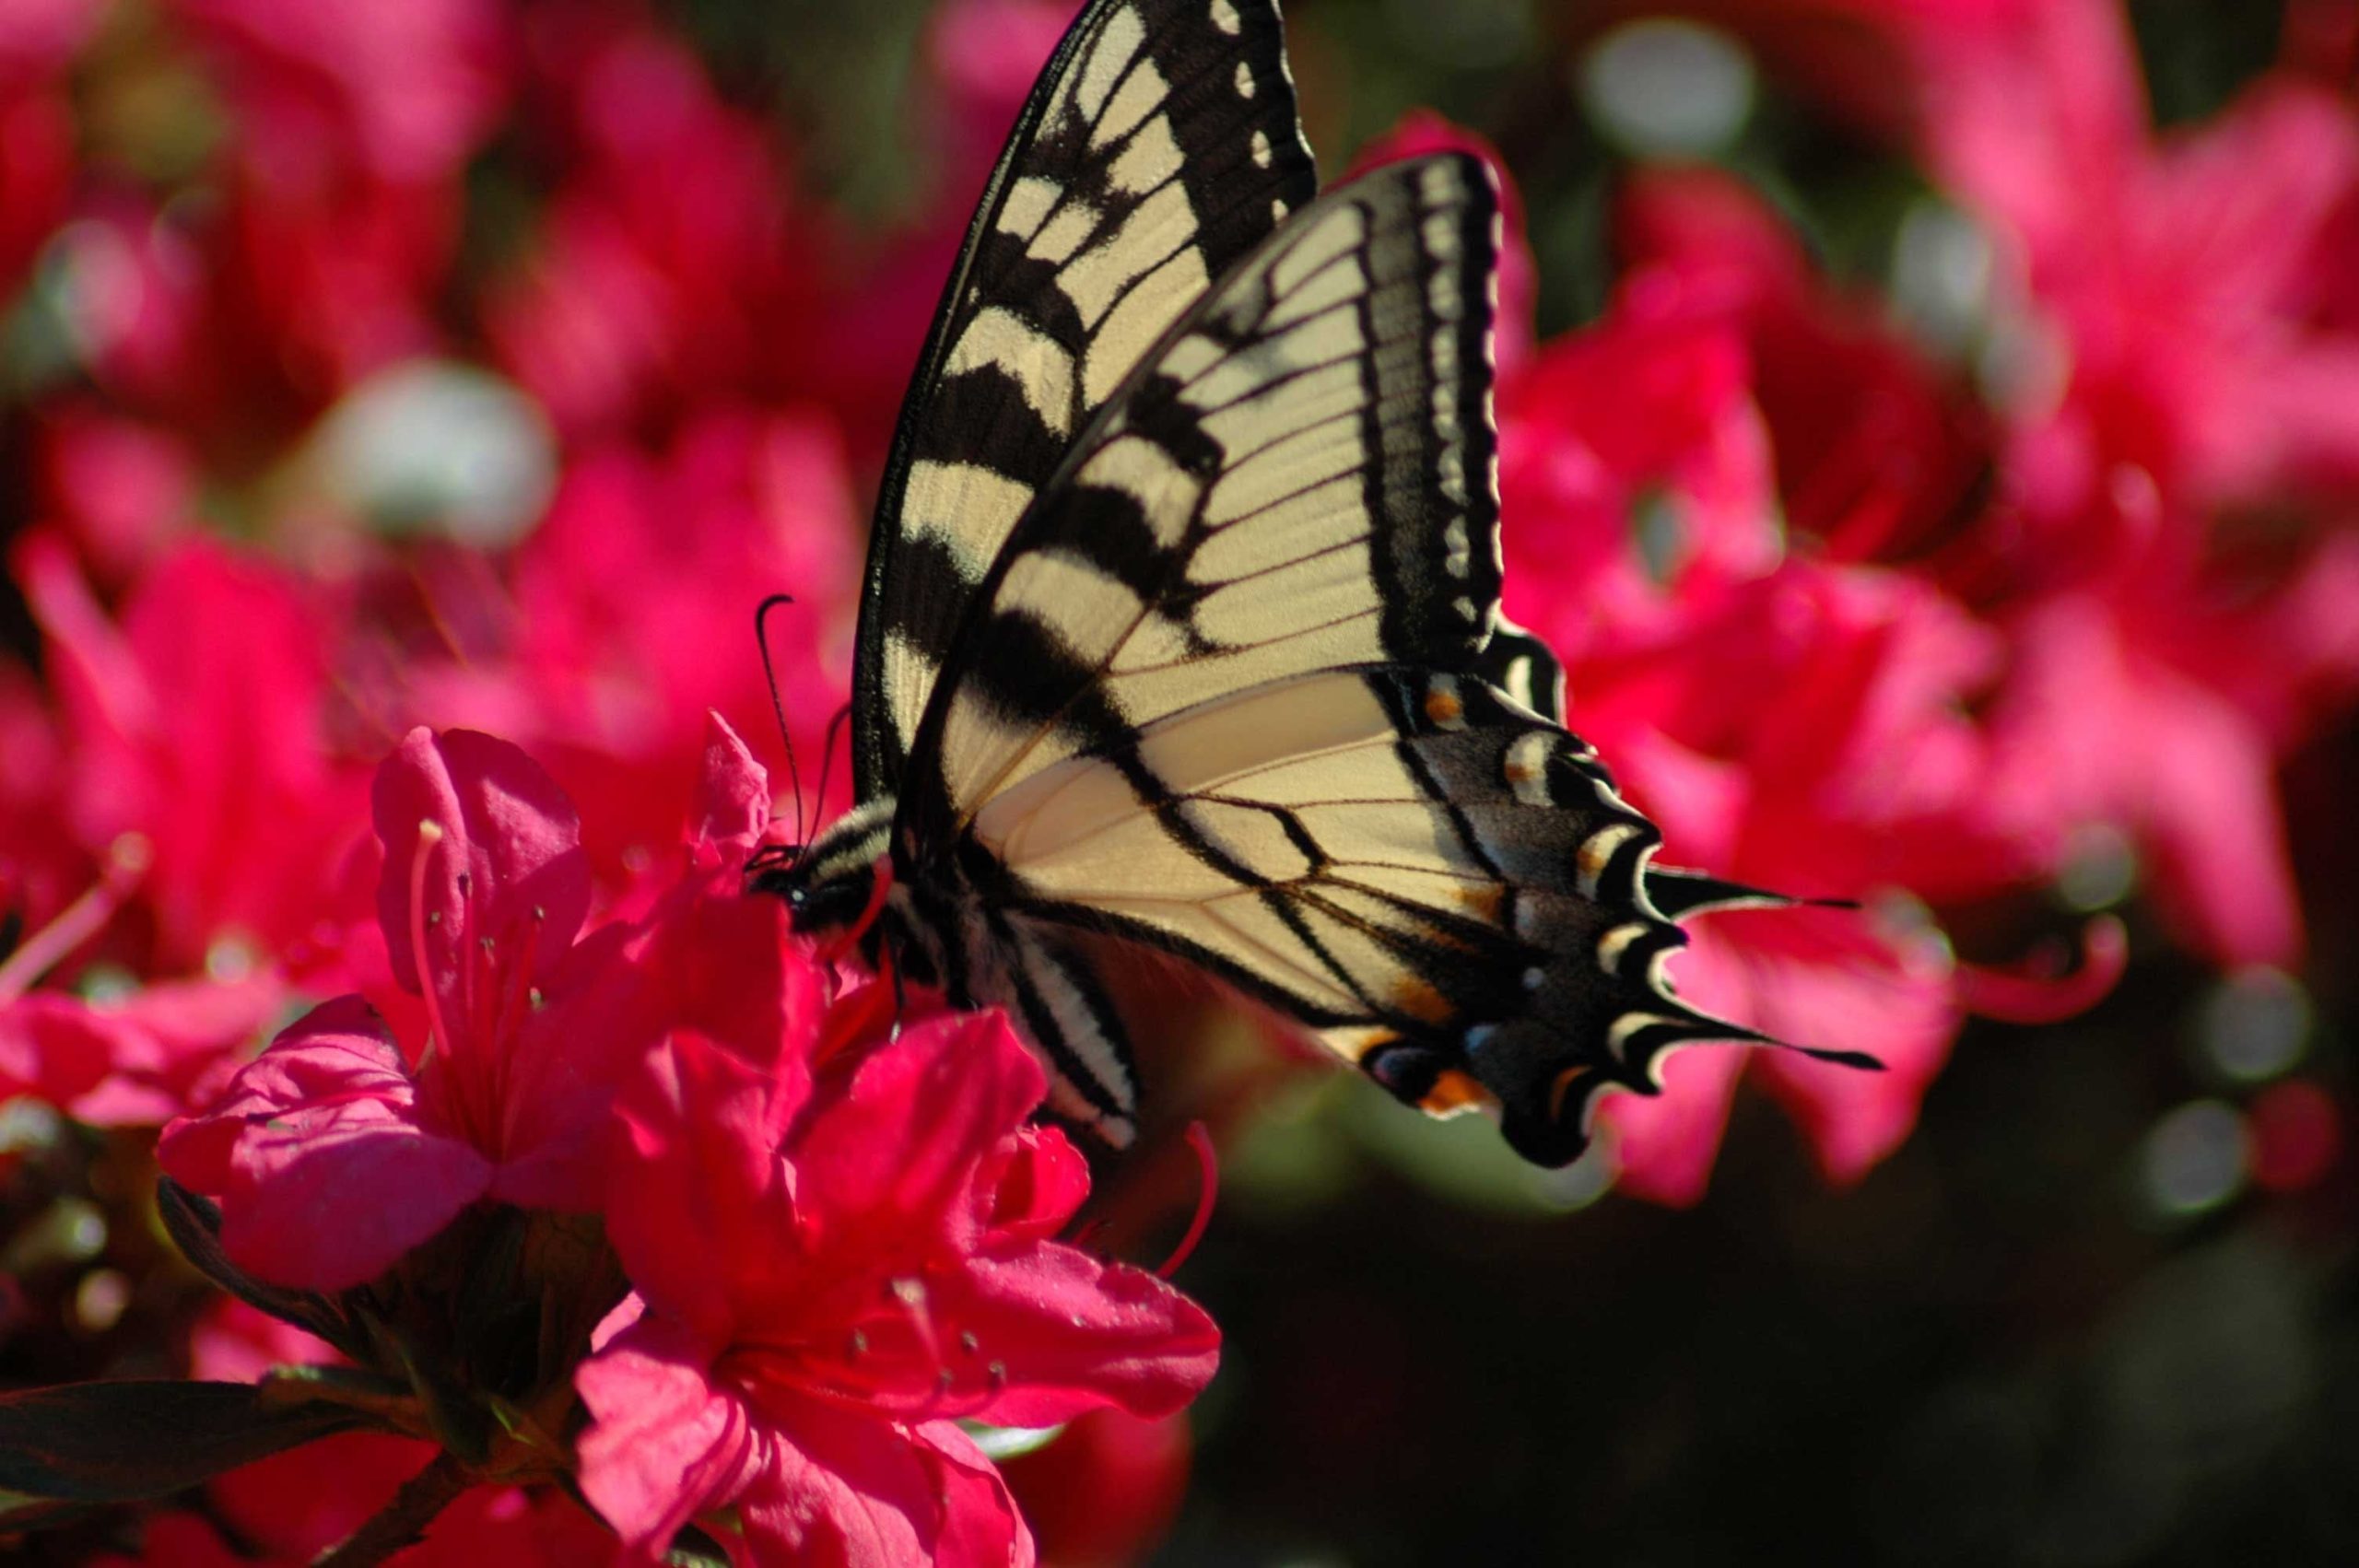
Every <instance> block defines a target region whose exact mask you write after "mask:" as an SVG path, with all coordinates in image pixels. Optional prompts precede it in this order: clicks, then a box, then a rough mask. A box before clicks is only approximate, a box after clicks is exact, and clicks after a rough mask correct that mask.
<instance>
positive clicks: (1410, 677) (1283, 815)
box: [971, 664, 1748, 1164]
mask: <svg viewBox="0 0 2359 1568" xmlns="http://www.w3.org/2000/svg"><path fill="white" fill-rule="evenodd" d="M971 836H972V840H973V842H974V843H976V844H978V845H980V847H981V848H984V849H986V850H987V851H989V852H990V854H991V855H992V856H993V857H994V858H995V860H996V861H997V862H998V863H1000V864H1003V865H1004V866H1005V868H1006V872H1007V875H1008V886H1007V888H1006V889H1005V890H1003V896H1005V897H1006V898H1007V899H1008V900H1009V901H1010V902H1011V903H1012V904H1013V905H1014V906H1015V907H1017V908H1018V909H1020V910H1022V911H1024V912H1025V913H1027V914H1029V915H1032V916H1035V917H1037V918H1039V919H1043V920H1062V921H1066V922H1070V923H1074V924H1078V925H1084V926H1088V927H1092V928H1095V929H1097V930H1104V931H1108V932H1110V933H1113V934H1117V935H1121V936H1124V937H1128V938H1130V939H1132V940H1134V941H1139V942H1146V943H1149V944H1152V945H1155V946H1157V947H1161V948H1164V949H1167V950H1169V951H1173V952H1177V953H1179V954H1182V955H1183V956H1185V957H1187V958H1188V959H1190V960H1191V962H1193V963H1195V964H1197V965H1201V966H1203V967H1204V968H1206V969H1208V970H1211V971H1212V972H1214V973H1215V974H1218V975H1220V976H1221V977H1223V978H1225V979H1226V980H1228V981H1229V982H1230V983H1231V984H1233V985H1235V986H1237V987H1238V989H1241V990H1243V991H1245V992H1247V993H1248V994H1250V995H1252V996H1255V997H1257V998H1258V999H1260V1000H1263V1001H1265V1002H1267V1003H1269V1004H1271V1005H1272V1006H1273V1007H1275V1008H1276V1009H1278V1010H1279V1011H1281V1012H1285V1013H1286V1014H1289V1015H1291V1016H1292V1017H1294V1018H1297V1019H1298V1020H1300V1021H1301V1022H1302V1023H1304V1024H1307V1025H1309V1027H1311V1028H1312V1029H1313V1030H1315V1031H1316V1032H1317V1033H1318V1034H1319V1036H1320V1038H1321V1039H1322V1040H1324V1042H1325V1043H1326V1044H1328V1045H1329V1046H1330V1047H1332V1048H1333V1049H1334V1050H1336V1051H1337V1052H1338V1053H1339V1054H1341V1055H1343V1056H1344V1057H1345V1058H1347V1059H1351V1060H1354V1061H1356V1062H1358V1063H1359V1064H1360V1065H1361V1066H1362V1067H1364V1068H1365V1069H1367V1071H1368V1072H1369V1073H1370V1074H1371V1075H1372V1076H1374V1077H1376V1078H1377V1079H1378V1080H1379V1082H1383V1083H1384V1084H1385V1086H1386V1087H1388V1088H1389V1089H1391V1090H1392V1092H1393V1093H1395V1094H1398V1095H1400V1096H1401V1097H1402V1098H1403V1099H1404V1100H1408V1101H1410V1102H1412V1103H1414V1104H1418V1105H1422V1106H1425V1107H1426V1109H1428V1110H1431V1111H1435V1112H1437V1113H1448V1112H1449V1111H1453V1110H1459V1109H1464V1108H1468V1107H1470V1106H1491V1107H1495V1108H1496V1110H1497V1111H1498V1113H1499V1116H1500V1120H1501V1124H1502V1127H1503V1129H1504V1130H1505V1131H1506V1133H1507V1135H1508V1139H1509V1141H1511V1142H1512V1143H1513V1144H1514V1145H1515V1147H1516V1148H1517V1149H1518V1150H1519V1151H1520V1153H1524V1154H1525V1155H1526V1156H1527V1157H1529V1158H1532V1159H1533V1160H1536V1161H1539V1162H1541V1163H1543V1164H1562V1163H1564V1162H1565V1161H1567V1160H1569V1159H1571V1158H1572V1157H1574V1156H1575V1155H1576V1154H1578V1153H1579V1151H1580V1149H1581V1148H1582V1147H1583V1145H1584V1143H1585V1141H1586V1120H1587V1115H1588V1111H1589V1109H1590V1106H1591V1104H1592V1102H1593V1100H1594V1098H1595V1096H1596V1094H1598V1092H1599V1091H1601V1090H1602V1089H1604V1088H1606V1087H1609V1086H1617V1085H1618V1086H1621V1087H1626V1088H1634V1089H1639V1090H1641V1091H1645V1092H1651V1090H1652V1089H1653V1087H1654V1086H1655V1082H1656V1077H1655V1074H1656V1071H1657V1068H1658V1066H1659V1063H1660V1061H1661V1058H1662V1056H1663V1055H1664V1053H1665V1052H1666V1051H1668V1050H1669V1049H1671V1048H1672V1047H1675V1046H1678V1045H1681V1044H1684V1043H1685V1042H1687V1041H1690V1040H1695V1039H1701V1038H1708V1037H1722V1038H1744V1037H1748V1036H1747V1035H1746V1032H1745V1031H1743V1030H1742V1029H1739V1028H1736V1027H1734V1026H1732V1025H1729V1024H1722V1023H1720V1022H1719V1021H1718V1020H1716V1019H1712V1018H1710V1017H1708V1016H1706V1015H1704V1014H1701V1013H1698V1012H1694V1011H1693V1010H1691V1009H1689V1008H1687V1007H1685V1006H1684V1004H1682V1003H1680V1002H1679V1001H1678V1000H1676V999H1675V998H1674V997H1673V996H1672V993H1671V990H1670V988H1669V985H1668V982H1667V980H1666V978H1665V976H1664V973H1663V969H1662V960H1663V958H1664V957H1665V956H1666V955H1668V954H1670V953H1672V952H1673V951H1675V950H1676V949H1677V948H1678V947H1679V946H1680V945H1681V944H1682V942H1684V936H1683V935H1682V933H1681V932H1680V930H1679V929H1678V927H1677V926H1676V925H1674V924H1672V922H1671V921H1670V920H1669V919H1666V918H1664V917H1663V916H1662V914H1661V912H1660V911H1659V910H1657V909H1655V908H1654V907H1652V906H1651V904H1650V902H1649V900H1648V899H1647V898H1646V897H1645V896H1644V895H1642V894H1641V893H1640V891H1639V888H1640V886H1641V883H1643V882H1644V881H1645V880H1646V878H1647V875H1648V871H1649V865H1648V862H1649V857H1650V856H1651V855H1652V853H1653V851H1654V848H1655V846H1656V844H1657V842H1658V835H1657V834H1656V832H1655V829H1654V828H1653V826H1652V825H1650V824H1649V823H1648V822H1647V820H1646V819H1645V818H1644V817H1642V816H1640V815H1639V814H1638V813H1636V812H1634V811H1632V810H1631V809H1630V808H1629V807H1628V806H1627V805H1626V804H1625V803H1624V802H1622V800H1621V798H1620V797H1619V796H1618V795H1617V794H1616V793H1615V792H1614V789H1613V786H1612V784H1611V783H1610V782H1609V781H1608V780H1607V778H1606V777H1605V775H1604V772H1603V769H1602V767H1600V766H1598V765H1597V763H1596V758H1595V754H1594V753H1593V752H1591V751H1590V748H1589V747H1588V746H1587V745H1585V744H1584V743H1581V742H1580V741H1579V739H1578V738H1577V737H1575V736H1573V735H1571V734H1568V733H1567V731H1564V730H1563V729H1562V728H1561V727H1559V726H1557V725H1555V724H1554V723H1551V722H1549V721H1548V720H1544V719H1543V718H1541V717H1540V716H1539V715H1537V714H1535V713H1532V712H1531V711H1530V710H1529V709H1527V708H1523V707H1522V706H1521V705H1520V704H1518V703H1516V702H1514V701H1513V700H1512V699H1511V698H1508V696H1505V694H1503V693H1500V692H1498V691H1496V689H1494V688H1492V687H1490V686H1489V685H1485V684H1484V683H1482V682H1479V681H1476V680H1474V679H1473V678H1472V677H1458V676H1451V675H1448V674H1441V673H1435V672H1432V671H1430V670H1418V669H1412V668H1407V667H1403V666H1400V665H1392V664H1379V665H1370V666H1360V667H1356V668H1348V669H1339V670H1322V671H1317V672H1313V673H1307V674H1303V675H1298V676H1295V677H1292V678H1289V679H1286V680H1283V681H1278V682H1273V683H1268V684H1264V685H1259V686H1256V687H1253V688H1251V689H1250V690H1247V691H1243V692H1238V693H1236V694H1233V695H1230V696H1223V697H1219V698H1215V699H1214V700H1212V701H1210V702H1207V703H1204V704H1203V705H1200V706H1198V707H1195V708H1189V709H1185V710H1183V711H1181V712H1180V713H1176V714H1173V715H1169V716H1167V717H1165V718H1163V719H1161V720H1156V721H1155V722H1152V723H1150V724H1148V725H1147V726H1145V728H1144V730H1143V731H1141V732H1140V733H1139V735H1138V737H1137V739H1136V741H1135V743H1134V744H1133V746H1132V747H1131V748H1130V749H1129V750H1128V752H1127V753H1126V754H1124V755H1114V756H1109V755H1098V754H1094V753H1092V754H1084V755H1076V756H1073V757H1070V758H1067V759H1065V760H1064V761H1062V762H1060V763H1059V764H1057V765H1055V766H1052V767H1050V768H1048V769H1046V770H1043V771H1041V772H1039V773H1036V774H1034V775H1032V776H1030V777H1029V778H1027V779H1025V780H1024V781H1023V782H1022V783H1021V784H1019V785H1018V786H1016V787H1015V789H1013V790H1008V791H1006V792H1005V793H1003V794H1001V795H998V796H996V797H994V798H993V799H992V801H991V802H988V803H987V804H986V805H985V806H984V807H983V809H982V811H981V812H980V814H979V815H978V816H977V818H976V820H975V822H974V824H973V826H972V828H971ZM1068 1071H1069V1070H1068ZM1126 1082H1127V1069H1126V1068H1125V1069H1124V1071H1123V1073H1122V1074H1121V1075H1118V1076H1117V1077H1116V1078H1115V1079H1114V1080H1113V1083H1112V1084H1111V1085H1110V1086H1109V1085H1106V1084H1093V1085H1090V1086H1088V1089H1087V1090H1086V1094H1088V1096H1089V1097H1091V1098H1093V1099H1109V1100H1110V1099H1113V1098H1116V1097H1118V1096H1117V1091H1118V1090H1119V1088H1120V1086H1121V1085H1122V1084H1124V1083H1126Z"/></svg>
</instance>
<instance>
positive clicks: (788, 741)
mask: <svg viewBox="0 0 2359 1568" xmlns="http://www.w3.org/2000/svg"><path fill="white" fill-rule="evenodd" d="M792 603H794V595H792V593H773V594H771V595H770V596H769V598H767V599H765V600H763V601H762V602H761V603H760V604H759V605H757V607H756V608H755V610H754V641H755V644H756V645H757V646H758V647H759V648H760V649H761V650H762V678H763V679H764V680H765V681H768V682H769V688H770V715H771V717H773V718H775V719H776V720H778V738H779V743H780V744H781V745H783V746H784V747H786V776H787V778H790V779H792V781H793V783H794V841H795V842H796V843H797V844H801V843H804V842H805V840H806V839H807V837H808V835H806V834H805V833H804V818H803V770H802V769H801V768H799V767H797V766H795V764H794V737H793V736H792V735H790V734H788V733H787V731H786V704H785V703H784V702H782V701H780V698H779V695H778V667H777V666H776V665H775V664H773V663H771V662H770V634H769V619H770V612H771V611H772V610H775V609H777V608H778V607H779V606H780V605H781V604H792ZM830 733H831V734H832V731H830ZM819 766H820V782H819V787H820V788H821V789H822V790H824V789H826V788H827V773H826V769H827V762H826V759H825V758H822V759H821V760H820V765H819Z"/></svg>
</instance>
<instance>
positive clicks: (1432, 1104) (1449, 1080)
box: [1417, 1067, 1499, 1116]
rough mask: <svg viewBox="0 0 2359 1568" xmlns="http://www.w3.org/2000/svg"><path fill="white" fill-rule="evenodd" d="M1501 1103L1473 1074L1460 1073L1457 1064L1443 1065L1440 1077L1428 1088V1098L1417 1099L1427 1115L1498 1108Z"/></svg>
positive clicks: (1418, 1104) (1454, 1113) (1444, 1114)
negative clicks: (1446, 1066)
mask: <svg viewBox="0 0 2359 1568" xmlns="http://www.w3.org/2000/svg"><path fill="white" fill-rule="evenodd" d="M1498 1105H1499V1097H1498V1096H1497V1095H1496V1094H1492V1093H1491V1092H1490V1090H1488V1089H1486V1088H1485V1087H1484V1086H1483V1084H1482V1082H1481V1081H1479V1080H1478V1079H1476V1078H1475V1077H1474V1075H1473V1073H1470V1072H1461V1071H1459V1070H1458V1069H1456V1068H1454V1067H1449V1068H1444V1069H1443V1070H1442V1072H1441V1076H1440V1077H1438V1078H1437V1079H1435V1080H1434V1086H1433V1087H1432V1088H1430V1089H1428V1090H1426V1097H1425V1098H1424V1099H1422V1100H1419V1101H1418V1102H1417V1106H1418V1108H1419V1109H1420V1110H1422V1111H1424V1112H1425V1113H1426V1115H1427V1116H1456V1115H1458V1114H1459V1112H1461V1111H1474V1110H1483V1111H1488V1110H1496V1109H1497V1108H1498Z"/></svg>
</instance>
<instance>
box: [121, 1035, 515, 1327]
mask: <svg viewBox="0 0 2359 1568" xmlns="http://www.w3.org/2000/svg"><path fill="white" fill-rule="evenodd" d="M157 1156H158V1161H159V1162H160V1163H161V1164H162V1165H163V1167H164V1169H165V1171H166V1172H167V1173H169V1174H170V1176H172V1178H173V1179H174V1180H176V1181H179V1182H181V1183H182V1184H183V1185H185V1186H187V1187H190V1188H194V1189H195V1190H197V1191H199V1192H205V1193H211V1194H214V1195H216V1196H217V1197H219V1198H220V1199H221V1210H222V1244H223V1246H224V1247H225V1248H226V1249H227V1250H228V1252H229V1257H230V1259H231V1260H232V1261H233V1262H235V1263H236V1264H238V1266H239V1267H241V1268H242V1269H246V1270H251V1271H252V1273H254V1274H255V1275H257V1276H259V1277H260V1278H263V1279H265V1280H269V1281H273V1282H275V1283H278V1284H283V1285H294V1286H299V1287H302V1288H306V1289H311V1290H320V1291H340V1290H345V1289H346V1288H348V1287H350V1286H353V1285H357V1284H360V1283H362V1282H364V1281H368V1280H370V1279H373V1278H374V1277H376V1276H377V1275H378V1274H381V1273H382V1272H383V1271H384V1270H387V1269H388V1268H391V1267H392V1266H393V1264H394V1263H395V1262H397V1261H398V1260H399V1259H400V1258H401V1257H402V1255H403V1254H405V1253H406V1252H407V1251H409V1250H410V1248H412V1247H414V1246H417V1245H418V1244H419V1243H421V1242H423V1241H425V1240H427V1239H428V1237H430V1236H432V1235H435V1233H437V1232H438V1231H440V1230H441V1228H442V1227H443V1226H444V1225H445V1224H447V1223H450V1221H451V1219H452V1217H453V1216H454V1215H456V1214H457V1213H458V1212H459V1211H460V1210H462V1209H464V1208H465V1207H466V1206H467V1205H468V1204H469V1203H471V1202H473V1201H475V1199H477V1198H480V1197H481V1196H483V1193H484V1190H485V1188H487V1186H488V1184H489V1182H490V1178H491V1166H490V1164H489V1163H488V1162H487V1161H486V1160H485V1159H484V1157H483V1156H482V1155H481V1154H480V1153H476V1152H475V1150H474V1149H473V1148H471V1147H470V1146H468V1145H467V1144H466V1143H464V1141H460V1140H458V1139H454V1138H449V1137H445V1136H442V1135H440V1134H439V1133H436V1132H433V1131H430V1130H428V1129H427V1128H426V1127H425V1126H423V1125H421V1124H420V1122H419V1119H418V1107H417V1092H416V1086H415V1085H414V1084H413V1083H412V1082H411V1080H410V1078H409V1075H408V1071H407V1069H406V1065H405V1063H404V1062H403V1060H402V1056H401V1051H400V1048H399V1047H396V1046H395V1045H394V1044H393V1037H392V1036H390V1035H388V1034H387V1033H386V1032H385V1028H384V1024H383V1022H382V1021H381V1019H379V1018H378V1017H377V1015H376V1014H375V1013H374V1012H371V1011H370V1009H369V1008H368V1006H367V1004H366V1003H364V1002H362V1001H361V1000H360V999H359V998H358V997H345V998H340V999H338V1000H334V1001H330V1002H326V1003H323V1004H322V1005H321V1006H319V1007H317V1008H315V1009H313V1010H312V1011H311V1012H310V1013H309V1014H308V1015H306V1016H305V1017H304V1018H303V1019H302V1020H301V1021H300V1022H299V1023H297V1024H295V1025H294V1026H293V1027H292V1028H290V1029H288V1031H287V1032H286V1033H285V1034H283V1035H281V1036H279V1037H278V1039H277V1040H276V1042H275V1043H274V1044H273V1045H272V1046H271V1047H270V1049H268V1050H267V1051H264V1053H263V1054H262V1055H261V1056H259V1057H257V1058H256V1059H254V1060H253V1061H252V1062H250V1063H248V1064H247V1065H246V1066H245V1067H244V1068H243V1069H242V1070H241V1071H239V1073H238V1075H237V1077H236V1078H235V1079H233V1080H232V1081H231V1082H230V1086H229V1094H228V1096H227V1098H225V1099H224V1100H223V1102H222V1103H221V1104H219V1105H217V1106H215V1107H214V1108H213V1109H212V1110H210V1111H208V1112H206V1113H205V1115H203V1116H196V1117H183V1118H182V1119H181V1120H179V1121H176V1122H174V1123H172V1125H171V1126H170V1127H168V1128H166V1129H164V1136H163V1138H162V1140H161V1141H159V1143H158V1146H157Z"/></svg>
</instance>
